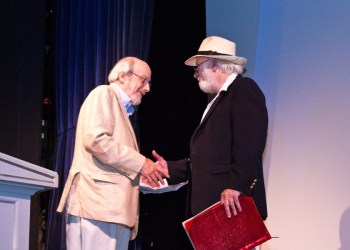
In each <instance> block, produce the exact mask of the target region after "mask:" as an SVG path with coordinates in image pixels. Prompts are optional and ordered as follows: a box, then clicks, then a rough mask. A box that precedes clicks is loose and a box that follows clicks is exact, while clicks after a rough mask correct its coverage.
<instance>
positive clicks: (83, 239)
mask: <svg viewBox="0 0 350 250" xmlns="http://www.w3.org/2000/svg"><path fill="white" fill-rule="evenodd" d="M129 239H130V228H129V227H127V226H124V225H121V224H116V223H109V222H104V221H96V220H89V219H85V218H81V217H77V216H74V215H70V214H67V218H66V243H67V250H99V249H103V250H127V249H128V244H129Z"/></svg>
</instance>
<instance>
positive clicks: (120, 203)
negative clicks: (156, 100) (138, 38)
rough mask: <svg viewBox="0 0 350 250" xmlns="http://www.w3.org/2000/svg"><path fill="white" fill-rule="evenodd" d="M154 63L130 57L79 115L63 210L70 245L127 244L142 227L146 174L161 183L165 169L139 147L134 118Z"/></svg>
mask: <svg viewBox="0 0 350 250" xmlns="http://www.w3.org/2000/svg"><path fill="white" fill-rule="evenodd" d="M150 79H151V69H150V67H149V66H148V64H147V63H146V62H144V61H142V60H140V59H137V58H135V57H125V58H123V59H121V60H119V61H118V62H117V64H116V65H115V66H114V68H113V69H112V70H111V72H110V74H109V76H108V81H109V82H110V84H109V85H100V86H98V87H96V88H95V89H94V90H93V91H91V93H90V94H89V95H88V96H87V98H86V100H85V101H84V103H83V105H82V107H81V109H80V113H79V118H78V124H77V129H76V139H75V149H74V158H73V162H72V166H71V169H70V172H69V176H68V179H67V181H66V185H65V188H64V191H63V194H62V197H61V201H60V204H59V206H58V209H57V211H58V212H63V211H66V213H67V224H66V241H67V249H74V250H79V249H104V250H108V249H118V250H122V249H127V248H128V242H129V239H134V238H135V237H136V234H137V227H138V210H139V200H138V199H139V180H140V175H142V176H143V177H144V178H146V179H147V181H148V182H150V183H151V184H152V185H153V186H158V185H159V182H158V181H161V182H163V181H162V178H163V177H164V176H166V177H169V176H168V173H167V170H162V169H161V168H159V167H157V165H156V164H155V163H154V162H153V161H152V160H150V159H148V158H146V157H145V156H143V155H141V154H140V153H139V148H138V145H137V141H136V137H135V133H134V131H133V128H132V126H131V123H130V121H129V115H131V114H132V113H133V111H134V106H137V105H139V104H140V103H141V99H142V97H143V96H144V95H145V94H146V93H148V92H149V91H150Z"/></svg>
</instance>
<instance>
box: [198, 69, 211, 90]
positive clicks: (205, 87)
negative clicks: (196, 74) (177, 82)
mask: <svg viewBox="0 0 350 250" xmlns="http://www.w3.org/2000/svg"><path fill="white" fill-rule="evenodd" d="M203 75H204V76H205V78H206V79H207V80H206V81H203V80H199V81H198V85H199V88H200V89H201V90H202V91H203V92H204V93H207V94H214V93H215V90H214V88H213V85H214V84H213V79H212V78H211V77H210V76H208V74H206V72H203Z"/></svg>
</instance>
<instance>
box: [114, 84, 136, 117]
mask: <svg viewBox="0 0 350 250" xmlns="http://www.w3.org/2000/svg"><path fill="white" fill-rule="evenodd" d="M112 86H113V88H115V89H116V90H117V91H118V93H119V95H120V97H121V98H122V100H121V101H122V103H123V105H124V107H125V111H126V113H128V115H129V116H130V115H132V114H133V113H134V111H135V108H134V106H132V104H131V100H130V97H129V96H128V95H127V94H126V93H125V91H124V90H123V89H122V88H121V87H120V86H119V85H118V84H116V83H113V84H112Z"/></svg>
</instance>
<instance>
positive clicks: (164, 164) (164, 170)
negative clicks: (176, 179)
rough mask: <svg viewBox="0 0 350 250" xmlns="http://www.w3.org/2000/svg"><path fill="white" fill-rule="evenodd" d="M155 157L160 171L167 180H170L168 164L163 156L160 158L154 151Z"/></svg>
mask: <svg viewBox="0 0 350 250" xmlns="http://www.w3.org/2000/svg"><path fill="white" fill-rule="evenodd" d="M152 155H153V157H154V158H155V159H156V160H157V162H156V164H158V166H159V167H158V171H159V172H160V173H161V174H162V175H163V176H165V177H166V178H170V176H169V169H168V163H167V162H166V160H164V158H163V157H162V156H160V155H159V154H158V153H157V152H156V151H155V150H153V151H152Z"/></svg>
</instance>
